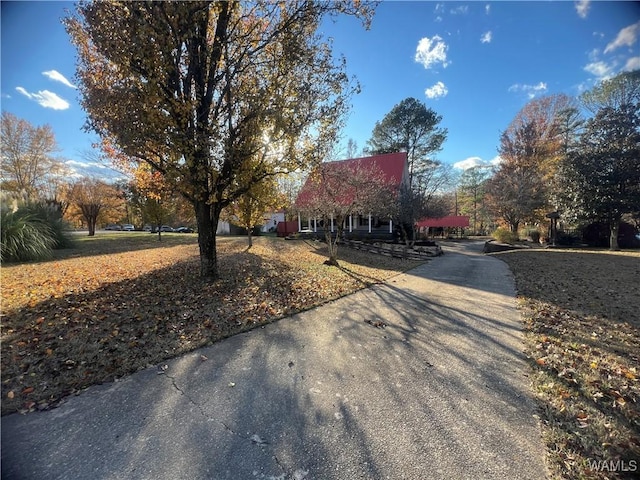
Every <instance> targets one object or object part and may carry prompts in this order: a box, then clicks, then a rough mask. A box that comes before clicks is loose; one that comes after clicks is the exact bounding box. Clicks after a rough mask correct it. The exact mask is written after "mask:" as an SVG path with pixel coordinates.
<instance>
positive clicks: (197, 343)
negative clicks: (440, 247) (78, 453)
mask: <svg viewBox="0 0 640 480" xmlns="http://www.w3.org/2000/svg"><path fill="white" fill-rule="evenodd" d="M230 240H233V239H230ZM235 240H236V241H239V242H241V243H240V244H239V245H238V246H239V247H240V248H241V247H242V246H243V242H246V238H242V239H238V238H236V239H235ZM162 246H167V245H166V244H165V245H162ZM265 246H266V247H267V248H270V249H273V250H274V251H279V249H280V248H281V247H282V246H283V245H282V244H280V243H277V240H275V239H268V240H267V241H264V242H260V247H261V248H264V247H265ZM240 248H237V249H236V248H234V249H233V251H231V252H228V253H225V254H224V255H220V256H219V259H218V261H219V268H220V272H221V279H220V280H218V281H216V282H214V283H205V282H203V281H201V280H200V279H199V278H197V272H198V271H199V265H198V259H197V258H191V259H189V260H185V261H181V262H178V263H175V264H173V265H172V266H171V267H167V268H163V269H159V270H154V271H152V272H150V273H146V274H143V275H140V276H138V277H136V278H132V279H127V280H123V281H119V282H113V283H108V284H105V285H103V286H101V287H100V288H98V289H96V290H92V291H85V292H80V293H73V294H68V295H65V296H63V297H61V298H50V299H47V300H45V301H41V302H40V303H38V304H36V305H34V306H31V307H25V308H22V309H19V310H17V311H13V312H9V314H8V315H6V316H4V318H3V349H2V372H3V376H2V380H3V382H2V398H3V402H2V412H3V414H5V413H9V412H12V411H15V410H16V409H21V408H27V409H32V408H38V404H40V405H41V408H47V407H48V406H51V405H55V403H56V402H58V401H59V400H60V398H61V397H63V396H65V395H68V394H69V393H72V392H74V391H76V390H79V389H82V388H84V387H86V386H89V385H92V384H99V383H102V382H106V381H111V380H113V379H114V378H117V377H122V376H124V375H127V374H130V373H132V372H135V371H137V370H140V369H142V368H145V367H147V366H149V365H155V364H157V363H159V362H161V361H163V360H164V359H167V358H171V357H174V356H176V355H179V354H182V353H185V352H188V351H191V350H193V349H195V348H198V347H201V346H203V345H207V344H209V343H212V342H215V341H218V340H220V339H222V338H226V337H228V336H230V335H234V334H237V333H239V332H242V331H246V330H250V329H252V328H255V327H257V326H260V325H264V324H266V323H269V322H272V321H274V320H277V319H279V318H282V317H283V316H285V315H289V314H291V313H294V312H298V311H302V310H307V309H309V308H312V307H314V306H317V305H319V304H322V303H324V302H327V301H330V300H334V299H336V298H339V297H341V296H344V295H346V294H348V293H352V292H353V291H356V290H358V289H360V288H363V287H364V286H367V285H369V284H371V283H373V282H372V278H370V277H363V275H362V274H361V273H358V272H354V271H348V272H347V271H341V270H338V269H329V268H326V267H324V266H323V265H321V264H320V265H319V266H318V268H309V269H305V268H301V267H305V265H300V264H299V263H298V264H296V263H295V262H285V261H274V257H270V256H269V255H266V256H265V257H263V256H261V255H260V251H259V250H258V249H256V248H255V246H254V248H252V249H251V250H247V249H244V250H241V249H240ZM291 253H292V254H293V251H292V252H291ZM285 254H286V252H285ZM265 258H266V259H267V260H266V259H265ZM371 263H373V262H369V264H371ZM10 392H11V393H10ZM25 405H26V406H27V407H25Z"/></svg>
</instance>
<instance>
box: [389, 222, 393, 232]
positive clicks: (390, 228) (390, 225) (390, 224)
mask: <svg viewBox="0 0 640 480" xmlns="http://www.w3.org/2000/svg"><path fill="white" fill-rule="evenodd" d="M389 233H393V220H391V219H389Z"/></svg>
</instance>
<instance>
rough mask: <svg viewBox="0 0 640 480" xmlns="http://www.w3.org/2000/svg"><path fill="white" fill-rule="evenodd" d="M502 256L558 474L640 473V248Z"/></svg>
mask: <svg viewBox="0 0 640 480" xmlns="http://www.w3.org/2000/svg"><path fill="white" fill-rule="evenodd" d="M496 257H497V258H500V259H501V260H504V261H505V262H507V264H508V265H509V267H510V268H511V270H512V272H513V273H514V276H515V280H516V285H517V289H518V294H519V302H520V308H521V310H522V313H523V318H524V326H525V348H526V354H527V356H528V358H529V359H530V364H531V368H532V369H533V375H532V384H533V388H534V392H535V393H536V395H537V398H538V401H539V404H540V410H541V422H542V430H543V438H544V441H545V442H546V445H547V452H548V463H549V467H550V469H551V472H552V476H553V478H557V479H560V478H585V479H587V478H588V479H605V478H607V479H612V478H616V479H617V478H637V477H635V476H636V475H637V473H638V469H640V380H639V379H640V290H639V289H638V278H640V252H637V251H630V252H624V251H623V252H608V251H603V250H590V251H585V250H532V251H517V252H504V253H499V254H496ZM598 462H600V463H598ZM603 462H605V463H604V464H605V465H609V466H611V465H613V466H614V467H616V466H617V468H616V469H615V471H612V470H611V469H609V468H602V465H603ZM607 462H608V463H607ZM598 465H599V466H600V467H601V468H599V469H598V468H597V467H598ZM634 465H635V466H636V468H635V469H634V468H632V467H633V466H634Z"/></svg>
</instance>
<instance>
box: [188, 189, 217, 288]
mask: <svg viewBox="0 0 640 480" xmlns="http://www.w3.org/2000/svg"><path fill="white" fill-rule="evenodd" d="M194 206H195V210H196V222H197V224H198V246H199V247H200V277H202V279H204V280H207V281H213V280H217V279H218V276H219V273H218V257H217V252H216V230H217V227H218V218H219V217H220V211H219V209H218V208H216V206H215V205H209V204H208V203H206V202H205V201H196V202H195V205H194Z"/></svg>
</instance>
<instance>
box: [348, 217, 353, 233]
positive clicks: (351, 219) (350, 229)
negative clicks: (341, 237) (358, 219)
mask: <svg viewBox="0 0 640 480" xmlns="http://www.w3.org/2000/svg"><path fill="white" fill-rule="evenodd" d="M351 232H353V217H352V216H351V215H349V233H351Z"/></svg>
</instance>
